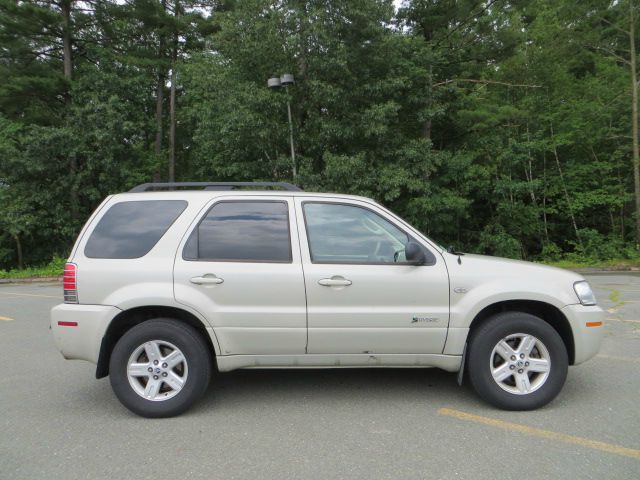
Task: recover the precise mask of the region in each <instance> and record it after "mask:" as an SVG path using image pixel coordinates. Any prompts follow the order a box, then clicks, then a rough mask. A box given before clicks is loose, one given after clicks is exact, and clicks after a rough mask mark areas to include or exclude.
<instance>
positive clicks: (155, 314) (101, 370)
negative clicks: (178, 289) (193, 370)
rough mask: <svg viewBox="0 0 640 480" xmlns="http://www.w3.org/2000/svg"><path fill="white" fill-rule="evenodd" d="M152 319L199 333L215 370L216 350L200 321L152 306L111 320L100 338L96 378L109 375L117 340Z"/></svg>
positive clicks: (178, 310)
mask: <svg viewBox="0 0 640 480" xmlns="http://www.w3.org/2000/svg"><path fill="white" fill-rule="evenodd" d="M153 318H171V319H174V320H176V321H178V322H182V323H185V324H187V325H190V326H191V327H193V328H194V329H195V330H196V331H198V333H200V335H202V337H203V338H204V340H205V342H207V345H208V346H209V348H210V351H211V358H213V361H214V365H213V366H214V368H217V366H216V364H215V362H216V360H215V359H216V349H215V347H214V344H213V340H212V339H211V335H209V332H208V331H207V328H206V326H205V325H204V324H203V323H202V321H201V320H200V319H198V317H196V316H195V315H194V314H193V313H191V312H188V311H186V310H183V309H181V308H177V307H169V306H165V305H153V306H144V307H135V308H130V309H128V310H124V311H122V312H120V313H119V314H118V315H116V316H115V317H114V318H113V320H112V321H111V323H110V324H109V327H108V328H107V331H106V332H105V335H104V337H102V343H101V344H100V353H99V355H98V364H97V366H96V378H104V377H106V376H107V375H109V361H110V359H111V352H112V351H113V347H115V345H116V343H117V342H118V340H119V339H120V338H121V337H122V336H123V335H124V334H125V333H126V332H127V331H129V330H130V329H131V328H132V327H134V326H136V325H139V324H140V323H143V322H145V321H147V320H151V319H153Z"/></svg>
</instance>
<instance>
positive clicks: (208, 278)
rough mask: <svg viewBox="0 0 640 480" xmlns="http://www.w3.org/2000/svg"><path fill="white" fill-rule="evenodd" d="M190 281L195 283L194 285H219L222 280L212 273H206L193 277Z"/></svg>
mask: <svg viewBox="0 0 640 480" xmlns="http://www.w3.org/2000/svg"><path fill="white" fill-rule="evenodd" d="M190 282H191V283H195V284H196V285H219V284H221V283H223V282H224V280H223V279H222V278H220V277H216V276H215V275H214V274H212V273H207V274H206V275H203V276H201V277H193V278H192V279H191V280H190Z"/></svg>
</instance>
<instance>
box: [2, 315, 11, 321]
mask: <svg viewBox="0 0 640 480" xmlns="http://www.w3.org/2000/svg"><path fill="white" fill-rule="evenodd" d="M0 320H4V321H6V322H10V321H11V320H13V318H9V317H1V316H0Z"/></svg>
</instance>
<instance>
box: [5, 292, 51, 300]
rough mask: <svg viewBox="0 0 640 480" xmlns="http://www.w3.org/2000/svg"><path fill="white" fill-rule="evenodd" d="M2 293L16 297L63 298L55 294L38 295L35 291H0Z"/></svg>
mask: <svg viewBox="0 0 640 480" xmlns="http://www.w3.org/2000/svg"><path fill="white" fill-rule="evenodd" d="M0 295H15V296H16V297H41V298H57V299H58V300H61V298H60V297H59V296H53V295H36V294H35V293H13V292H0Z"/></svg>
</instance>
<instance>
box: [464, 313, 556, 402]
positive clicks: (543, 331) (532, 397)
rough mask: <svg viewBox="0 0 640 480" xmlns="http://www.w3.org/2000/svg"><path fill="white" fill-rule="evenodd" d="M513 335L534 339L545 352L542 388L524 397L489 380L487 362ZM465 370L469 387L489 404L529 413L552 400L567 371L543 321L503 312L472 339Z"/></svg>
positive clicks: (553, 338) (554, 338)
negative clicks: (548, 367) (547, 365)
mask: <svg viewBox="0 0 640 480" xmlns="http://www.w3.org/2000/svg"><path fill="white" fill-rule="evenodd" d="M516 333H524V334H530V335H533V336H534V337H536V338H538V339H539V340H540V341H541V342H542V343H543V344H544V346H545V347H546V348H547V350H548V352H549V359H550V364H551V370H550V372H549V376H548V378H547V379H546V381H545V383H544V385H542V386H541V387H540V388H539V389H537V390H536V391H534V392H532V393H529V394H526V395H516V394H513V393H509V392H507V391H505V390H503V389H502V388H501V387H500V386H499V385H498V384H497V383H496V381H495V380H494V379H493V376H492V374H491V368H490V359H491V354H492V352H493V349H494V347H495V346H496V345H497V343H498V342H499V341H500V340H501V339H502V338H505V337H507V336H509V335H512V334H516ZM467 367H468V370H469V376H470V379H471V383H472V385H473V387H474V388H475V390H476V391H477V392H478V394H479V395H480V396H481V397H482V398H483V399H484V400H486V401H488V402H489V403H491V404H493V405H495V406H498V407H500V408H503V409H506V410H531V409H534V408H539V407H541V406H543V405H546V404H547V403H549V402H550V401H551V400H553V399H554V398H555V397H556V396H557V395H558V393H560V390H561V389H562V386H563V385H564V382H565V380H566V377H567V370H568V355H567V349H566V347H565V345H564V342H563V341H562V338H561V337H560V335H559V334H558V332H556V331H555V329H554V328H553V327H552V326H551V325H549V324H548V323H547V322H545V321H544V320H542V319H540V318H538V317H536V316H534V315H530V314H527V313H520V312H505V313H503V314H499V315H496V316H494V317H492V318H491V319H489V320H488V321H487V323H486V324H484V325H482V326H481V327H480V328H479V329H478V330H477V331H476V332H475V334H474V336H473V337H472V339H471V341H470V344H469V355H468V363H467Z"/></svg>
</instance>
